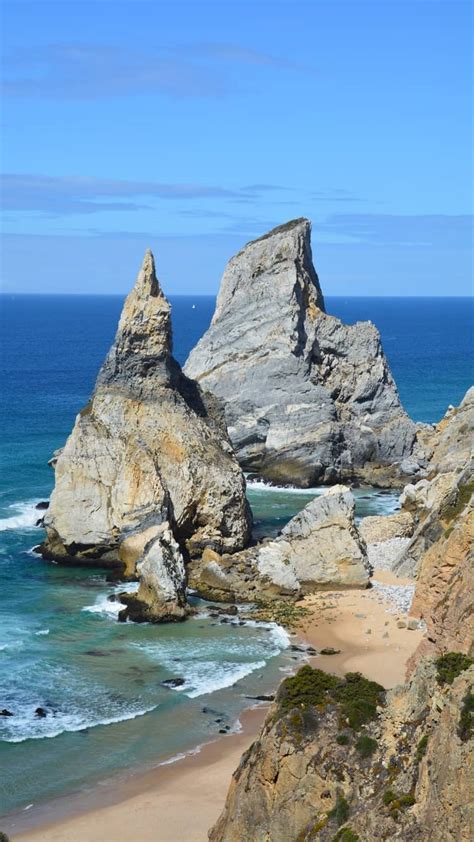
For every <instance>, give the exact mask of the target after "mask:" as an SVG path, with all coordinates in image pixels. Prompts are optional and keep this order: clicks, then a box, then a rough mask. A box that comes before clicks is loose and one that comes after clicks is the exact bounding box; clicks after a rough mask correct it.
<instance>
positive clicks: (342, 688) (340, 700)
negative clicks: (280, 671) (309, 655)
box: [277, 664, 385, 731]
mask: <svg viewBox="0 0 474 842" xmlns="http://www.w3.org/2000/svg"><path fill="white" fill-rule="evenodd" d="M384 693H385V690H384V688H383V687H382V686H381V685H380V684H377V683H376V682H375V681H369V679H367V678H364V676H363V675H361V674H360V673H359V672H349V673H347V675H346V676H345V678H343V679H340V678H336V676H334V675H330V674H329V673H327V672H324V671H323V670H319V669H313V667H310V666H309V664H306V665H305V666H304V667H301V669H300V670H298V672H297V673H296V675H293V676H291V677H289V678H285V680H284V681H283V682H282V684H281V686H280V690H279V692H278V698H277V701H278V705H279V714H280V715H281V714H285V713H288V711H290V710H292V709H293V708H295V707H302V708H305V707H308V706H313V707H318V708H321V707H322V708H323V710H324V708H325V707H326V706H327V705H329V704H333V705H339V707H340V719H341V723H344V724H345V723H347V724H348V725H349V727H350V728H352V729H353V730H355V731H358V730H359V729H360V727H361V726H362V725H364V724H365V723H366V722H370V720H371V719H374V718H375V716H376V715H377V706H378V705H380V704H382V701H383V698H384Z"/></svg>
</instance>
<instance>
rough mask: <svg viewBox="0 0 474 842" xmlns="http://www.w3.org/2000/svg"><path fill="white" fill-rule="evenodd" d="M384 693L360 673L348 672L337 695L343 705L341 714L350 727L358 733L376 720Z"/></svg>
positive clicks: (382, 689) (378, 685) (379, 686)
mask: <svg viewBox="0 0 474 842" xmlns="http://www.w3.org/2000/svg"><path fill="white" fill-rule="evenodd" d="M384 693H385V691H384V688H383V687H382V686H381V685H380V684H377V683H376V682H375V681H369V679H368V678H365V677H364V676H363V675H361V674H360V672H348V673H347V675H346V676H345V681H342V682H340V684H339V686H338V688H337V692H336V694H335V695H336V698H337V701H338V702H340V704H341V714H342V715H343V717H345V719H347V721H348V723H349V726H350V727H351V728H353V729H354V731H358V730H359V729H360V727H361V726H362V725H364V724H365V723H366V722H370V720H371V719H375V716H376V715H377V705H380V704H381V703H382V700H383V697H384Z"/></svg>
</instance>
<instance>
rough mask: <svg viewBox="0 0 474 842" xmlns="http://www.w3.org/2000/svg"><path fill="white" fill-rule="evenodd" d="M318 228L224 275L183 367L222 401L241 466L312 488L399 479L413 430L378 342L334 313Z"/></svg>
mask: <svg viewBox="0 0 474 842" xmlns="http://www.w3.org/2000/svg"><path fill="white" fill-rule="evenodd" d="M310 230H311V229H310V223H309V221H308V220H307V219H297V220H294V221H292V222H289V223H287V224H286V225H282V226H280V227H279V228H275V229H274V230H273V231H270V232H269V233H268V234H266V235H265V236H263V237H260V239H258V240H255V241H254V242H251V243H249V244H248V245H247V246H245V248H244V249H243V250H242V251H241V252H239V254H237V255H236V256H235V257H233V258H232V259H231V260H230V261H229V263H228V265H227V267H226V270H225V272H224V276H223V278H222V283H221V288H220V291H219V296H218V299H217V305H216V311H215V313H214V317H213V319H212V323H211V325H210V327H209V330H208V331H207V333H206V334H205V335H204V336H203V338H202V339H201V340H200V342H199V343H198V344H197V346H196V347H195V348H194V350H193V351H192V352H191V354H190V356H189V359H188V361H187V363H186V367H185V371H186V373H187V374H188V375H189V376H190V377H193V378H195V379H196V380H197V381H198V382H199V383H200V384H201V385H202V386H203V387H204V388H205V389H207V390H209V391H211V392H213V393H214V394H215V395H217V396H218V397H219V398H220V399H222V401H223V402H224V406H225V415H226V421H227V427H228V431H229V435H230V438H231V440H232V443H233V445H234V448H235V450H236V452H237V456H238V458H239V461H240V463H241V464H242V465H243V466H244V467H245V468H247V469H250V470H255V471H258V472H259V473H260V474H261V475H262V476H264V477H266V478H268V479H269V480H272V481H277V482H288V483H293V484H296V485H301V486H308V485H312V484H315V483H318V482H328V483H333V482H335V481H337V480H338V479H341V478H342V479H344V478H350V479H353V478H359V479H365V480H368V481H371V482H380V483H389V482H391V481H395V480H396V481H398V482H399V481H400V479H399V476H400V474H404V473H408V474H410V473H412V472H415V473H416V472H417V471H419V465H418V464H417V463H416V462H414V461H413V460H410V459H407V458H406V457H408V456H409V455H410V454H411V451H412V446H413V442H414V437H415V432H416V426H415V425H414V424H413V423H412V422H411V421H410V419H409V418H408V416H407V415H406V413H405V412H404V410H403V407H402V406H401V403H400V399H399V397H398V392H397V389H396V386H395V383H394V381H393V378H392V376H391V374H390V370H389V368H388V365H387V361H386V359H385V356H384V353H383V351H382V347H381V344H380V336H379V333H378V331H377V330H376V328H375V327H374V326H373V325H372V324H371V323H370V322H359V323H357V324H355V325H349V326H348V325H344V324H342V322H340V321H339V319H336V318H334V317H333V316H329V315H327V314H326V312H325V307H324V299H323V295H322V292H321V288H320V285H319V281H318V277H317V275H316V272H315V270H314V267H313V263H312V256H311V243H310Z"/></svg>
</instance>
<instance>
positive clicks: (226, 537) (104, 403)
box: [42, 252, 250, 574]
mask: <svg viewBox="0 0 474 842" xmlns="http://www.w3.org/2000/svg"><path fill="white" fill-rule="evenodd" d="M54 465H55V488H54V491H53V494H52V497H51V503H50V507H49V509H48V510H47V512H46V515H45V527H46V531H47V539H46V541H45V544H44V545H43V547H42V550H43V553H44V554H45V555H46V556H48V557H51V556H52V557H54V558H57V559H68V558H69V559H71V558H72V559H74V560H75V561H76V562H77V561H80V560H82V561H84V560H87V559H92V560H94V559H97V558H100V559H101V563H104V562H109V563H114V564H117V563H120V557H119V556H120V550H119V546H120V545H121V546H122V559H123V560H125V561H126V563H127V564H129V570H128V573H129V574H133V567H134V565H136V563H137V561H138V558H139V555H137V554H136V548H135V558H134V560H133V558H132V559H131V557H130V553H129V558H128V560H127V559H125V558H124V556H125V555H126V554H127V544H126V543H124V541H125V539H127V538H128V537H129V536H131V535H132V534H133V533H143V532H144V531H145V532H146V530H147V529H149V528H152V527H156V526H159V525H160V524H162V523H164V522H165V521H169V522H170V524H171V526H172V530H173V532H174V535H175V538H176V539H177V540H178V542H179V543H180V545H181V546H182V548H183V550H184V551H185V552H186V553H189V554H191V555H193V554H196V553H200V552H201V550H202V548H203V547H206V546H211V547H215V548H216V549H218V550H220V551H233V550H237V549H240V548H241V547H243V546H244V545H245V543H246V541H247V539H248V536H249V518H250V516H249V510H248V505H247V502H246V498H245V482H244V479H243V476H242V472H241V470H240V468H239V466H238V464H237V461H236V459H235V457H234V455H233V453H232V449H231V446H230V443H229V440H228V438H227V434H226V431H225V425H224V423H223V421H222V417H221V416H220V413H219V411H218V410H217V407H216V401H215V399H214V398H212V397H211V396H206V395H204V394H203V392H202V391H201V390H200V388H199V387H198V386H197V385H196V384H195V383H193V382H192V381H191V380H189V379H188V378H187V377H185V376H184V375H183V373H182V372H181V369H180V367H179V365H178V363H177V362H176V361H175V360H174V359H173V357H172V353H171V319H170V305H169V303H168V301H167V300H166V298H165V297H164V295H163V293H162V291H161V288H160V286H159V283H158V280H157V278H156V274H155V267H154V261H153V256H152V254H151V252H147V254H146V255H145V259H144V261H143V265H142V268H141V271H140V272H139V274H138V277H137V281H136V284H135V287H134V288H133V290H132V291H131V293H130V294H129V296H128V298H127V300H126V302H125V305H124V308H123V312H122V315H121V318H120V323H119V326H118V330H117V334H116V337H115V341H114V344H113V345H112V348H111V349H110V351H109V354H108V356H107V358H106V360H105V362H104V365H103V366H102V368H101V370H100V372H99V375H98V378H97V383H96V387H95V390H94V394H93V396H92V400H91V402H90V403H89V404H88V406H87V407H86V408H85V409H83V410H82V412H81V413H80V414H79V415H78V416H77V419H76V423H75V426H74V429H73V431H72V433H71V435H70V436H69V439H68V440H67V442H66V445H65V447H64V448H63V449H62V450H61V451H60V452H59V453H58V454H55V458H54ZM137 540H138V543H140V541H139V539H137ZM132 543H133V542H132ZM142 549H143V547H142ZM128 550H130V544H129V545H128ZM132 556H133V552H132ZM130 559H131V560H130Z"/></svg>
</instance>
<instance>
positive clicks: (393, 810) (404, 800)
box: [382, 789, 415, 819]
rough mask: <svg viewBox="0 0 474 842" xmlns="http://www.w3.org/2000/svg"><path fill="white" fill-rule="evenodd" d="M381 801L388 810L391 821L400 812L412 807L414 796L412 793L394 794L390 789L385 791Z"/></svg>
mask: <svg viewBox="0 0 474 842" xmlns="http://www.w3.org/2000/svg"><path fill="white" fill-rule="evenodd" d="M382 801H383V803H384V804H385V806H386V807H388V809H389V810H390V815H391V817H392V819H396V818H397V817H398V815H399V813H400V810H406V809H407V807H413V804H414V803H415V796H414V795H413V793H412V792H401V793H396V792H393V790H391V789H387V790H386V792H384V794H383V796H382Z"/></svg>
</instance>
